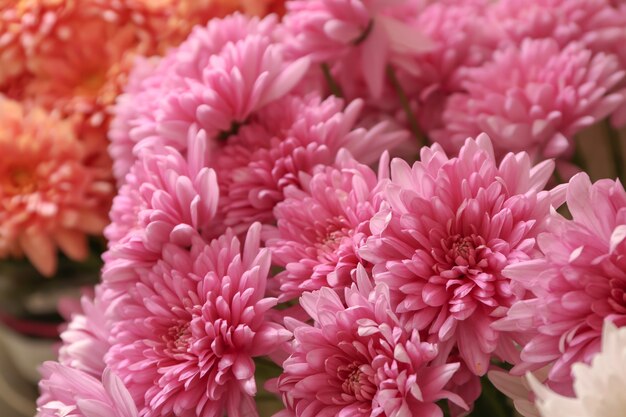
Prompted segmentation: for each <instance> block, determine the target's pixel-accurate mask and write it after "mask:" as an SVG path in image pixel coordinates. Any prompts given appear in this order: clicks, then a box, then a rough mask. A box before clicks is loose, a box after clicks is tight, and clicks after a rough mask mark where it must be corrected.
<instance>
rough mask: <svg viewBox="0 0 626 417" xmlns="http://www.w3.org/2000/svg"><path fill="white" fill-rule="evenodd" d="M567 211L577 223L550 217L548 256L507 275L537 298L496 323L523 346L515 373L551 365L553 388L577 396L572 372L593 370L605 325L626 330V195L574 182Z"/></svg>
mask: <svg viewBox="0 0 626 417" xmlns="http://www.w3.org/2000/svg"><path fill="white" fill-rule="evenodd" d="M567 207H568V209H569V211H570V213H572V216H573V219H572V220H567V219H565V218H563V217H561V216H560V215H558V214H553V215H552V217H551V219H550V223H549V230H548V232H546V233H544V234H542V235H540V237H539V241H538V242H539V248H540V249H541V251H542V252H543V254H544V256H543V257H541V258H539V259H536V260H532V261H529V262H523V263H520V264H518V265H512V266H510V267H508V268H507V269H506V270H505V272H504V273H505V275H506V276H507V277H509V278H510V279H511V280H512V281H513V282H515V283H517V284H518V285H523V286H524V287H526V288H527V289H528V290H529V291H530V292H531V294H532V295H533V296H532V297H530V298H529V299H528V300H526V301H519V302H517V303H516V304H515V305H514V306H513V307H512V308H511V310H510V311H509V314H508V317H507V318H506V319H503V320H502V321H501V322H500V323H498V328H499V329H501V330H509V331H513V332H514V334H516V335H518V337H519V338H520V340H522V341H523V342H524V343H523V350H522V353H521V360H522V362H521V364H520V365H518V366H517V367H516V368H513V372H515V371H516V370H519V371H520V372H523V371H525V370H527V369H531V370H532V369H537V368H541V367H543V366H545V365H548V364H551V363H554V366H552V368H551V370H550V373H549V375H548V385H549V386H550V387H551V388H552V389H554V390H555V391H557V392H559V393H561V394H564V395H571V394H572V374H571V369H572V365H573V364H574V363H575V362H582V363H590V361H591V358H592V357H593V355H595V354H596V353H597V352H598V351H599V350H600V343H601V341H600V336H601V332H602V324H603V322H604V321H605V320H608V321H611V322H613V323H615V324H616V325H617V326H624V325H626V298H625V296H624V293H625V292H626V263H625V262H626V261H625V260H626V257H625V256H624V255H625V254H626V242H624V237H626V233H625V230H626V192H625V191H624V188H623V187H622V185H621V184H620V183H619V182H615V181H610V180H600V181H598V182H596V183H595V184H593V185H592V184H591V183H590V181H589V177H588V176H587V175H586V174H583V173H581V174H578V175H576V176H575V177H574V178H572V179H571V181H570V183H569V187H568V190H567Z"/></svg>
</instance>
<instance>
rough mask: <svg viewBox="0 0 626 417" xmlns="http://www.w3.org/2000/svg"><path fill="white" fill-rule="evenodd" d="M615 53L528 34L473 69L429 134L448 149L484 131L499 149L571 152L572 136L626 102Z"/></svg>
mask: <svg viewBox="0 0 626 417" xmlns="http://www.w3.org/2000/svg"><path fill="white" fill-rule="evenodd" d="M624 74H625V72H624V70H623V69H621V68H620V66H619V63H618V61H617V59H616V58H615V56H613V55H607V54H604V53H598V54H593V53H592V51H590V50H588V49H585V48H584V47H583V46H582V45H581V44H578V43H572V44H569V45H568V46H566V47H564V48H562V49H560V48H559V46H558V44H557V43H556V41H554V40H551V39H545V40H525V41H524V42H522V44H521V46H519V47H518V46H515V45H512V46H510V47H507V48H505V49H503V50H499V51H498V52H496V53H495V54H494V58H493V61H492V62H490V63H488V64H485V65H484V66H481V67H476V68H471V69H467V72H466V74H465V77H466V79H465V81H464V82H463V86H464V88H465V89H466V92H463V93H457V94H453V95H452V96H451V97H450V98H449V99H448V102H447V104H446V106H445V109H444V113H443V125H444V127H443V128H442V129H440V130H436V131H433V132H431V136H432V137H433V138H434V139H435V140H437V141H438V142H439V143H440V144H441V145H442V146H443V147H444V148H446V149H447V150H451V151H453V150H456V149H459V148H460V147H461V145H462V144H463V142H464V141H465V139H466V138H467V137H470V136H475V135H477V134H479V133H481V132H486V133H487V134H489V136H490V137H491V138H492V140H493V144H494V148H495V150H496V152H497V154H498V155H499V156H502V155H504V154H505V153H506V152H519V151H522V150H525V151H526V152H528V153H529V154H530V155H531V157H532V158H537V159H543V158H553V157H562V156H564V155H565V156H569V155H571V152H572V149H573V139H574V135H575V134H576V133H578V132H580V131H581V130H582V129H584V128H586V127H588V126H591V125H592V124H594V123H596V122H597V121H599V120H602V119H604V118H605V117H607V116H608V115H610V114H611V113H612V112H613V111H615V110H616V109H617V108H618V106H620V104H622V103H623V102H624V95H623V93H621V92H617V91H615V90H616V87H617V86H618V84H619V82H620V81H621V80H622V79H623V78H624Z"/></svg>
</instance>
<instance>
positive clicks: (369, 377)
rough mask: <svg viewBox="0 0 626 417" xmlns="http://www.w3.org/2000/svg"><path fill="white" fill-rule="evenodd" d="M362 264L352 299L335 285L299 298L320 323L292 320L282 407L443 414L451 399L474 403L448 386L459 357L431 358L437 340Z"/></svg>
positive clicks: (308, 412)
mask: <svg viewBox="0 0 626 417" xmlns="http://www.w3.org/2000/svg"><path fill="white" fill-rule="evenodd" d="M355 272H356V274H357V277H356V282H357V284H353V285H352V287H351V288H347V289H346V291H345V304H344V302H342V300H341V299H340V297H339V295H337V293H336V292H335V291H332V290H331V289H329V288H322V289H320V290H318V291H315V292H313V293H305V294H303V296H302V298H301V299H300V303H301V305H302V307H303V308H304V309H305V310H306V312H307V313H308V314H309V315H310V316H311V318H312V319H313V325H309V324H305V323H299V322H295V321H293V320H292V321H290V322H289V323H290V324H291V325H292V326H293V327H295V330H294V335H295V342H294V352H293V353H292V354H291V356H290V357H289V358H288V359H287V360H286V361H285V362H284V364H283V369H284V371H283V374H282V375H281V376H280V377H279V379H278V383H277V387H278V390H279V391H280V392H281V393H282V395H283V402H284V403H285V406H286V407H287V409H286V410H285V411H283V412H281V413H280V414H279V415H284V416H288V415H295V416H297V417H309V416H322V417H331V416H344V415H345V416H347V415H350V416H363V417H366V416H372V415H374V416H379V415H380V416H384V417H394V416H433V417H434V416H437V417H438V416H442V415H443V414H442V411H441V409H440V408H439V406H438V405H437V404H435V402H436V401H439V400H444V399H447V400H450V401H452V402H456V403H457V404H459V405H461V406H464V407H467V406H466V405H465V404H464V402H463V400H462V399H460V398H459V397H458V396H456V395H455V394H452V393H450V392H448V391H446V390H445V389H444V386H445V385H446V383H447V382H448V381H449V380H450V378H451V377H452V375H453V374H454V372H455V371H456V370H457V369H458V367H459V364H458V363H455V364H446V365H439V366H431V365H430V364H429V362H430V361H431V360H432V359H434V358H435V357H436V356H437V346H436V345H434V344H430V343H426V342H424V341H422V340H420V336H419V332H418V331H417V330H416V329H414V328H409V327H407V326H405V325H404V324H403V323H402V322H401V321H400V320H399V319H398V318H397V317H396V316H395V315H394V313H393V310H392V306H391V305H390V302H389V294H388V292H387V289H386V286H385V285H384V284H380V285H378V286H376V288H373V287H372V283H371V282H370V278H369V276H368V275H367V273H366V272H365V269H363V268H362V267H359V268H358V269H357V271H355Z"/></svg>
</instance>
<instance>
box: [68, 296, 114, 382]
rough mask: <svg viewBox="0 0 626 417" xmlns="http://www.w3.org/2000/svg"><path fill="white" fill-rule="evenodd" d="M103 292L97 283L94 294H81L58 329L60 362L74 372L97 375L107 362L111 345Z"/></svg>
mask: <svg viewBox="0 0 626 417" xmlns="http://www.w3.org/2000/svg"><path fill="white" fill-rule="evenodd" d="M103 291H105V290H104V289H103V288H102V286H101V285H98V286H96V291H95V296H90V295H87V294H85V295H83V296H82V297H81V298H80V305H79V307H80V309H78V310H77V311H75V312H73V313H72V314H71V315H70V316H69V317H67V318H68V321H69V323H68V324H67V327H66V328H65V329H64V330H63V332H61V341H62V345H61V347H60V348H59V362H60V363H61V364H62V365H66V366H68V367H70V368H73V369H76V370H77V371H81V372H85V373H86V374H88V375H91V376H93V377H94V378H99V377H100V376H101V375H102V373H103V372H104V369H105V367H106V365H105V364H104V355H105V354H106V353H107V351H108V350H109V348H110V344H109V342H108V338H109V333H110V332H109V328H108V325H107V319H106V312H107V309H108V308H109V305H110V303H109V302H107V301H105V299H106V297H103V294H102V293H103Z"/></svg>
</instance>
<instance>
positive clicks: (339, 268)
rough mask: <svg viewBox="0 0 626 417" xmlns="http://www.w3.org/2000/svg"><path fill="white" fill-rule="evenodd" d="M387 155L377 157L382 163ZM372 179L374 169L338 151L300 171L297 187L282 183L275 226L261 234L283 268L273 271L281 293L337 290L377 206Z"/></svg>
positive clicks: (347, 277) (349, 280)
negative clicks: (332, 159) (327, 161)
mask: <svg viewBox="0 0 626 417" xmlns="http://www.w3.org/2000/svg"><path fill="white" fill-rule="evenodd" d="M387 158H388V157H387V154H384V156H383V157H382V160H381V162H380V167H381V168H383V169H385V168H386V167H388V165H389V162H388V159H387ZM382 175H383V176H384V173H383V174H382ZM378 184H379V181H378V178H377V176H376V173H374V172H373V171H372V170H371V169H370V168H369V167H368V166H366V165H361V164H359V163H357V162H356V161H355V160H354V159H352V157H351V155H349V153H348V152H346V151H342V152H340V154H339V155H338V157H337V163H336V166H334V167H331V166H319V167H318V168H317V169H315V171H314V172H313V175H312V176H308V175H306V176H305V174H303V180H302V181H301V187H302V188H298V187H294V186H290V187H288V188H286V189H285V200H284V201H283V202H281V203H279V204H278V205H277V206H276V208H275V209H274V215H275V217H276V219H277V222H278V227H277V228H275V229H274V230H272V232H271V234H270V236H271V237H270V238H269V239H268V240H267V246H268V247H269V248H270V249H271V250H272V257H273V260H274V263H275V264H276V265H279V266H282V267H285V268H286V270H285V271H283V272H280V273H279V274H278V275H277V276H276V279H278V280H279V282H280V294H281V297H282V298H284V299H290V298H294V297H298V296H300V294H302V292H304V291H313V290H318V289H320V288H321V287H331V288H333V289H335V290H337V291H338V292H339V293H340V294H343V288H344V287H347V286H349V285H350V284H351V283H352V278H351V272H352V271H353V270H354V269H355V268H356V266H357V264H359V263H362V262H363V261H362V260H361V258H360V257H359V256H358V254H357V249H358V247H359V246H360V244H361V243H362V242H363V241H364V239H365V238H367V236H369V234H370V233H369V220H370V219H371V217H372V216H373V215H374V214H375V213H376V212H377V211H378V208H379V206H380V198H379V197H378V193H377V189H378V188H379V187H378Z"/></svg>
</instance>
